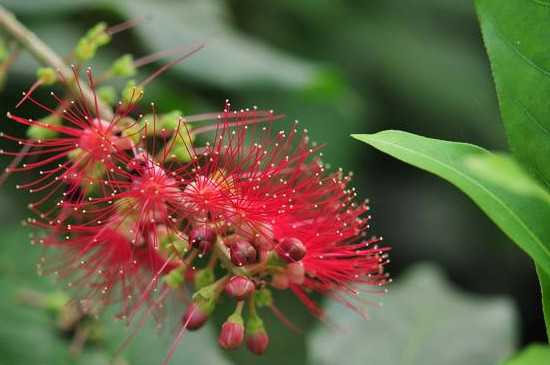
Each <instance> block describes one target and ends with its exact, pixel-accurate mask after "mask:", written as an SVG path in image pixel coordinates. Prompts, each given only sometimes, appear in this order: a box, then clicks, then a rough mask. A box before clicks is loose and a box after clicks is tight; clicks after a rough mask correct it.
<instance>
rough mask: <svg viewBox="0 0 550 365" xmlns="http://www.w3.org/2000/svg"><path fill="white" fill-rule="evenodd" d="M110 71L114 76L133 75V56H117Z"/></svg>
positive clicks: (134, 69)
mask: <svg viewBox="0 0 550 365" xmlns="http://www.w3.org/2000/svg"><path fill="white" fill-rule="evenodd" d="M110 71H111V73H112V74H113V75H114V76H121V77H132V76H134V75H135V74H136V73H137V69H136V66H134V58H133V57H132V55H131V54H125V55H123V56H121V57H119V58H118V59H117V60H115V62H113V64H112V66H111V69H110Z"/></svg>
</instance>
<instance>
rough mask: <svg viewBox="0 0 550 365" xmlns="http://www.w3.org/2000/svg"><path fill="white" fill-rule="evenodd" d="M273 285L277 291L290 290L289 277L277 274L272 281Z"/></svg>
mask: <svg viewBox="0 0 550 365" xmlns="http://www.w3.org/2000/svg"><path fill="white" fill-rule="evenodd" d="M271 285H272V286H273V287H274V288H277V289H281V290H284V289H287V288H288V277H287V276H286V275H285V274H275V275H273V278H272V279H271Z"/></svg>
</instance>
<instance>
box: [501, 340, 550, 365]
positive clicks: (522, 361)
mask: <svg viewBox="0 0 550 365" xmlns="http://www.w3.org/2000/svg"><path fill="white" fill-rule="evenodd" d="M547 364H550V348H549V347H548V346H544V345H530V346H529V347H527V348H526V349H525V350H523V351H522V352H521V353H520V354H518V355H516V356H514V357H513V358H512V359H510V360H508V361H506V362H504V363H503V364H502V365H547Z"/></svg>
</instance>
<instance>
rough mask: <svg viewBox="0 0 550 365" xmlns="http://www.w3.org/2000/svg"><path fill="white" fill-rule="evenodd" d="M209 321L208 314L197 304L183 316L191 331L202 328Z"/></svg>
mask: <svg viewBox="0 0 550 365" xmlns="http://www.w3.org/2000/svg"><path fill="white" fill-rule="evenodd" d="M207 320H208V313H206V312H203V311H201V310H200V309H199V307H197V306H196V305H195V304H191V305H190V306H189V307H188V308H187V311H186V312H185V314H184V315H183V324H184V325H185V324H186V323H187V329H188V330H189V331H195V330H198V329H199V328H201V327H202V326H203V325H204V324H205V323H206V321H207Z"/></svg>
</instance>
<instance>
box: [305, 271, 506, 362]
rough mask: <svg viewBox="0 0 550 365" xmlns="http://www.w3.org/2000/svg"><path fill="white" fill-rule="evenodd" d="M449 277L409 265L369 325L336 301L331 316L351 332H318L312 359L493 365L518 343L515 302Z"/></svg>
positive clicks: (374, 313)
mask: <svg viewBox="0 0 550 365" xmlns="http://www.w3.org/2000/svg"><path fill="white" fill-rule="evenodd" d="M443 277H444V274H443V273H442V272H441V271H440V270H438V269H436V268H434V267H432V266H417V267H414V268H413V269H410V270H409V272H407V273H406V274H404V275H403V278H400V279H399V280H397V281H396V284H395V285H392V287H391V288H390V291H389V293H388V294H387V295H385V296H384V297H383V298H381V299H382V300H383V304H384V306H383V307H382V308H379V309H376V308H375V309H372V310H371V311H370V314H371V315H370V317H371V318H370V320H369V321H366V322H364V321H361V320H358V318H357V314H356V313H353V312H352V311H350V310H349V309H348V308H346V307H344V306H342V305H340V304H338V303H336V302H331V303H329V305H328V308H327V312H328V313H327V314H328V315H329V316H330V318H332V319H335V320H337V322H338V324H339V325H341V326H342V327H343V328H344V329H346V330H347V331H346V332H348V333H345V334H341V333H338V334H335V333H331V332H330V331H329V330H327V329H326V328H319V329H318V330H317V331H316V332H315V333H313V335H312V337H311V339H310V353H311V360H312V361H311V364H316V365H317V364H319V365H338V364H346V365H364V364H376V365H441V364H445V365H466V364H467V365H487V364H497V363H499V362H500V361H502V360H504V359H505V358H507V357H508V356H509V355H510V354H511V353H512V352H513V350H514V348H515V345H516V341H517V338H516V324H517V319H516V313H515V310H514V307H513V305H512V303H511V301H509V300H507V299H504V298H499V299H496V298H491V299H489V298H480V297H477V296H472V295H467V294H464V293H461V292H459V291H457V289H455V288H453V287H452V286H451V285H450V284H449V283H447V282H446V280H444V278H443ZM366 299H367V300H371V301H372V299H373V298H372V297H369V298H366Z"/></svg>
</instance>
